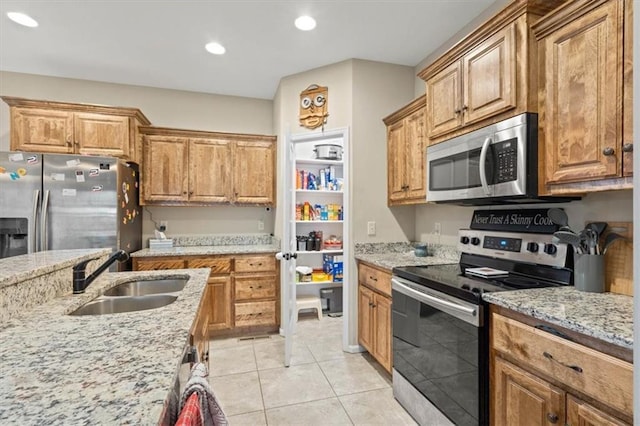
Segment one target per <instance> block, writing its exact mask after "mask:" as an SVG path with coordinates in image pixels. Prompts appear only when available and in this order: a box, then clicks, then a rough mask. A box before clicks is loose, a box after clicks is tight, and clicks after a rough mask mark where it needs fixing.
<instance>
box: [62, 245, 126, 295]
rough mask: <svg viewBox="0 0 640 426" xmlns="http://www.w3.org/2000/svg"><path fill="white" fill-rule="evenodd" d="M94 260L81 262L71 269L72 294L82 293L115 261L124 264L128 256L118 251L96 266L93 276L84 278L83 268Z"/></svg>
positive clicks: (122, 251) (124, 252)
mask: <svg viewBox="0 0 640 426" xmlns="http://www.w3.org/2000/svg"><path fill="white" fill-rule="evenodd" d="M96 259H97V258H95V259H87V260H83V261H82V262H80V263H78V264H77V265H76V266H74V267H73V294H81V293H84V290H85V289H86V288H87V287H89V284H91V283H92V282H93V280H95V279H96V278H98V275H100V274H101V273H103V272H104V271H105V269H107V268H108V267H109V266H111V264H112V263H113V262H115V261H116V260H117V261H118V262H125V261H127V260H129V254H128V253H127V252H126V251H124V250H118V251H117V252H115V253H113V254H112V255H111V256H109V258H108V259H107V260H106V261H105V262H104V263H103V264H102V265H100V266H98V268H97V269H96V270H95V271H94V272H93V274H91V275H89V276H88V277H86V278H85V276H84V272H85V268H86V267H87V263H89V262H91V261H92V260H96Z"/></svg>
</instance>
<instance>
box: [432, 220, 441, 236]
mask: <svg viewBox="0 0 640 426" xmlns="http://www.w3.org/2000/svg"><path fill="white" fill-rule="evenodd" d="M440 232H442V226H441V225H440V222H436V223H434V224H433V233H434V234H435V235H440Z"/></svg>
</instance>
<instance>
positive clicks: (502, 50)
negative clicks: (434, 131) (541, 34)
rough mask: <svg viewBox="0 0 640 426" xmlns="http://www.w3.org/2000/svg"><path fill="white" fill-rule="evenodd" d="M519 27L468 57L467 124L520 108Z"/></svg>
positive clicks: (464, 107) (490, 40)
mask: <svg viewBox="0 0 640 426" xmlns="http://www.w3.org/2000/svg"><path fill="white" fill-rule="evenodd" d="M515 25H516V24H515V22H514V23H512V24H511V25H509V26H507V27H505V28H504V29H502V30H501V31H500V32H498V33H496V34H494V35H493V36H491V37H489V38H488V39H487V40H486V41H484V42H482V43H481V44H480V45H479V46H478V47H476V48H475V49H473V50H472V51H471V52H469V53H467V54H466V55H465V56H464V58H463V60H462V62H463V70H464V73H463V83H462V84H463V87H464V95H463V99H464V103H463V105H462V112H463V114H464V124H465V125H467V124H470V123H475V122H476V121H480V120H482V119H484V118H487V117H490V116H492V115H495V114H497V113H500V112H502V111H506V110H508V109H510V108H514V107H515V106H516V90H517V82H516V44H515V38H516V37H515V34H516V30H515Z"/></svg>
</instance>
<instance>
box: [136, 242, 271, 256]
mask: <svg viewBox="0 0 640 426" xmlns="http://www.w3.org/2000/svg"><path fill="white" fill-rule="evenodd" d="M278 251H280V245H279V244H239V245H219V246H186V247H172V248H168V249H153V250H152V249H148V248H146V249H142V250H138V251H136V252H133V253H131V257H155V256H190V255H195V256H197V255H200V256H204V255H217V254H251V253H276V252H278Z"/></svg>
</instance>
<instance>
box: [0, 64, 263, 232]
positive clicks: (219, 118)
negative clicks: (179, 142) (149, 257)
mask: <svg viewBox="0 0 640 426" xmlns="http://www.w3.org/2000/svg"><path fill="white" fill-rule="evenodd" d="M0 95H7V96H19V97H24V98H31V99H46V100H55V101H65V102H81V103H94V104H104V105H114V106H126V107H135V108H139V109H140V110H141V111H142V112H143V113H144V114H145V115H146V116H147V118H149V120H151V122H152V123H153V124H154V125H157V126H166V127H177V128H185V129H196V130H211V131H221V132H238V133H259V134H274V126H273V102H272V101H268V100H264V99H252V98H241V97H235V96H222V95H211V94H205V93H194V92H185V91H179V90H167V89H155V88H150V87H140V86H128V85H122V84H111V83H101V82H95V81H87V80H74V79H65V78H57V77H46V76H38V75H32V74H19V73H11V72H0ZM8 149H9V108H8V106H7V105H6V104H5V103H4V102H0V151H6V150H8ZM149 212H151V214H152V215H153V218H154V219H155V220H156V221H159V220H167V221H169V226H168V229H167V235H168V236H171V235H172V234H175V235H178V234H211V233H256V232H262V231H258V221H259V220H264V222H265V230H264V232H273V230H274V215H273V212H267V211H266V210H265V209H264V208H258V207H230V206H215V207H149V208H148V209H145V212H144V215H143V218H144V219H143V220H144V222H143V237H144V238H145V240H146V238H148V237H149V236H151V235H152V234H153V229H154V226H153V223H152V222H151V220H150V216H149Z"/></svg>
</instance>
